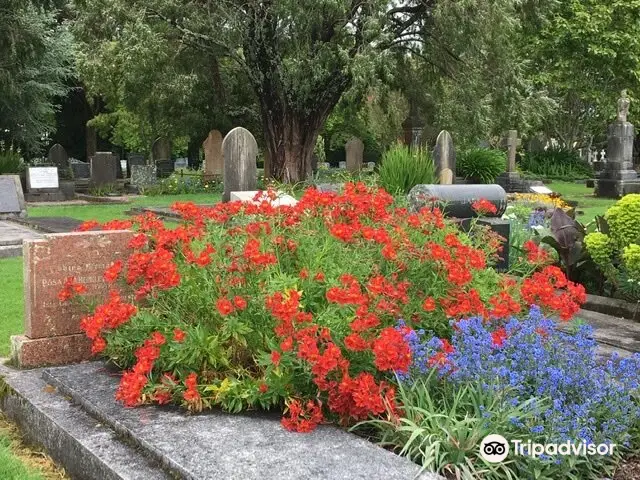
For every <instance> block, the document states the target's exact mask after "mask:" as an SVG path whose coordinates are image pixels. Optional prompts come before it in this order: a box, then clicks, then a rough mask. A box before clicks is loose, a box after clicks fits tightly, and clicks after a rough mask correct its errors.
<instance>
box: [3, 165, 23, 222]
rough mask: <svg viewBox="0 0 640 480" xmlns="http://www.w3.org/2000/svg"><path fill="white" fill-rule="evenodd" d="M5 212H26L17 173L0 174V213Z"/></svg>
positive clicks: (18, 213)
mask: <svg viewBox="0 0 640 480" xmlns="http://www.w3.org/2000/svg"><path fill="white" fill-rule="evenodd" d="M5 213H6V214H16V215H26V213H27V211H26V206H25V203H24V193H23V192H22V183H21V182H20V176H19V175H0V215H2V214H5Z"/></svg>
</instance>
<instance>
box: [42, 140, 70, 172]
mask: <svg viewBox="0 0 640 480" xmlns="http://www.w3.org/2000/svg"><path fill="white" fill-rule="evenodd" d="M47 158H48V160H49V163H52V164H54V165H55V166H56V167H58V168H60V169H65V168H67V167H68V166H69V155H68V154H67V151H66V150H65V149H64V147H63V146H62V145H60V144H59V143H56V144H55V145H54V146H53V147H51V148H50V149H49V155H48V156H47Z"/></svg>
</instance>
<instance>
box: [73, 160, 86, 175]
mask: <svg viewBox="0 0 640 480" xmlns="http://www.w3.org/2000/svg"><path fill="white" fill-rule="evenodd" d="M71 171H72V172H73V178H75V179H78V178H91V165H90V164H88V163H85V162H81V161H80V160H76V161H75V162H71Z"/></svg>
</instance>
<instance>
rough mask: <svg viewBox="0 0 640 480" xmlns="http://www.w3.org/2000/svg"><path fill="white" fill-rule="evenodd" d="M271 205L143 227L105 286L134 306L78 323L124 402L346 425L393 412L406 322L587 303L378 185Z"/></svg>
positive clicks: (567, 311)
mask: <svg viewBox="0 0 640 480" xmlns="http://www.w3.org/2000/svg"><path fill="white" fill-rule="evenodd" d="M271 197H272V195H269V194H266V195H263V196H261V197H260V198H259V199H258V200H257V202H256V203H239V202H232V203H225V204H218V205H216V206H213V207H197V206H195V205H193V204H188V203H187V204H176V205H174V207H173V208H174V210H175V211H176V212H177V213H179V214H180V216H181V217H182V219H183V222H182V224H180V225H179V226H177V227H176V228H174V229H169V228H167V227H166V226H165V225H164V224H163V223H162V222H161V221H159V220H158V219H157V218H156V217H154V216H153V215H144V216H140V217H137V218H135V220H134V224H135V228H136V229H137V235H136V236H135V237H134V238H133V240H132V242H131V247H132V248H133V249H134V253H132V254H131V256H130V257H129V258H128V259H126V260H123V261H122V262H116V263H114V264H113V265H112V266H110V267H109V269H108V270H107V272H106V273H105V278H106V279H107V280H108V281H110V282H116V281H121V282H126V283H127V284H128V285H129V286H130V288H133V289H134V290H135V293H136V299H137V300H136V302H135V303H136V304H135V305H131V304H127V303H126V302H123V301H122V299H121V298H120V297H119V296H118V295H115V294H114V295H112V296H111V297H110V298H109V299H108V301H107V302H106V303H105V304H103V305H101V306H98V307H97V308H96V310H95V311H94V312H93V314H91V315H89V316H87V317H86V318H85V319H84V320H83V321H82V328H83V329H84V330H85V331H86V333H87V335H88V336H89V337H90V338H91V339H92V340H93V342H94V351H96V352H102V354H103V355H105V356H106V357H108V358H109V359H111V360H112V361H113V362H115V363H116V364H117V365H119V366H120V367H122V368H123V369H124V370H125V373H124V375H123V376H122V380H121V383H120V387H119V389H118V393H117V397H118V399H120V400H121V401H122V402H123V403H124V404H125V405H127V406H135V405H139V404H142V403H159V404H164V403H178V404H182V405H183V406H185V407H186V408H188V409H190V410H194V411H199V410H201V409H203V408H209V407H213V406H220V407H222V408H224V409H226V410H228V411H233V412H237V411H241V410H244V409H250V408H270V407H274V406H285V405H286V407H285V408H286V416H285V419H284V420H283V425H284V426H285V427H286V428H288V429H291V430H296V431H309V430H311V429H313V428H314V427H315V425H317V424H318V423H320V422H322V421H324V419H334V420H337V421H339V422H340V423H341V424H345V425H346V424H351V423H353V422H356V421H359V420H363V419H367V418H369V417H372V416H374V417H375V416H383V415H387V414H388V413H387V412H393V411H394V406H395V403H396V400H395V391H396V390H395V386H394V384H395V381H396V376H395V374H396V373H397V372H403V371H406V370H407V369H408V368H409V365H410V364H411V361H412V353H411V349H410V347H409V345H408V344H407V342H406V340H405V338H404V335H403V333H402V331H400V330H398V329H397V328H395V327H396V325H397V321H398V319H399V318H402V319H404V320H405V322H406V323H405V324H406V325H407V328H414V329H425V330H429V331H433V332H435V333H436V334H438V335H439V336H441V337H443V338H446V337H449V336H450V335H451V328H452V327H451V325H452V322H453V321H455V320H458V319H461V318H463V317H467V316H482V317H484V318H485V319H486V321H487V322H492V323H495V329H496V330H497V331H498V330H499V329H500V328H501V327H502V320H501V319H504V318H506V317H508V316H511V315H514V314H518V313H520V312H522V311H525V312H526V311H528V308H529V304H530V303H538V304H540V305H541V306H542V307H543V308H545V309H546V310H547V311H549V312H551V313H555V312H561V314H562V316H563V318H564V317H568V316H570V315H571V314H572V313H574V312H575V311H576V310H577V308H579V306H578V304H579V303H580V301H581V300H582V295H583V292H581V291H580V288H579V287H577V286H575V285H573V284H571V283H570V282H566V280H565V281H562V279H561V278H559V277H558V275H557V272H555V271H553V272H552V271H543V272H541V273H539V277H536V278H535V279H531V280H526V281H525V282H524V283H522V284H519V283H517V282H516V281H515V280H512V279H510V278H508V277H506V276H504V275H501V274H499V273H497V272H496V271H495V270H493V269H492V268H490V267H491V265H490V264H491V261H492V258H493V256H494V255H495V253H496V247H497V243H496V241H495V238H492V237H490V236H485V235H484V234H482V232H480V233H476V234H474V235H473V238H472V237H470V236H468V235H466V234H464V233H462V232H460V231H459V230H458V229H457V227H456V225H455V224H454V223H450V222H448V221H446V220H445V219H444V218H443V215H442V213H441V212H440V210H438V209H437V208H433V209H428V208H427V209H423V210H421V211H420V212H416V213H411V212H409V211H408V210H407V209H405V208H401V207H398V206H396V205H395V204H394V200H393V197H391V196H390V195H389V194H388V193H386V192H385V191H384V190H381V189H371V188H368V187H366V186H365V185H363V184H347V185H346V187H345V189H344V193H342V194H336V193H333V192H327V193H321V192H318V191H317V190H315V189H309V190H307V191H306V192H305V193H304V195H303V196H302V198H301V200H300V201H299V203H298V204H297V205H296V206H280V207H274V206H272V204H271ZM496 335H499V333H498V334H496Z"/></svg>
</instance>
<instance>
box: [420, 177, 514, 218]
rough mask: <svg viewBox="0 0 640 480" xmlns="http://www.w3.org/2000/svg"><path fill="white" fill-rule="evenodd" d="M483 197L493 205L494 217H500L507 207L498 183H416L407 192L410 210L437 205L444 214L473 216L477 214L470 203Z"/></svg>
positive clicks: (504, 194)
mask: <svg viewBox="0 0 640 480" xmlns="http://www.w3.org/2000/svg"><path fill="white" fill-rule="evenodd" d="M480 199H485V200H488V201H490V202H491V203H492V204H493V205H495V207H496V209H497V213H496V214H495V215H492V216H495V217H501V216H502V214H504V212H505V210H506V209H507V192H505V191H504V189H503V188H502V187H501V186H500V185H416V186H415V187H413V188H412V189H411V191H410V192H409V205H410V208H411V210H412V211H414V212H417V211H419V210H421V209H422V208H425V207H428V208H433V207H439V208H440V209H441V210H442V212H443V213H444V215H445V216H448V217H455V218H474V217H478V214H477V213H476V212H475V210H473V208H472V206H471V205H472V204H473V202H475V201H476V200H480Z"/></svg>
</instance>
